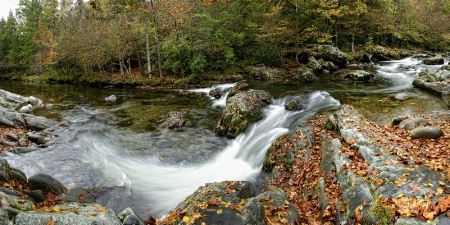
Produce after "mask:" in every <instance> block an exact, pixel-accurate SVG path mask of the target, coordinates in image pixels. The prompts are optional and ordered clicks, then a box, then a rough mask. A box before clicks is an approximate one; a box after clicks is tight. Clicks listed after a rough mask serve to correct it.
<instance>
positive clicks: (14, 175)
mask: <svg viewBox="0 0 450 225" xmlns="http://www.w3.org/2000/svg"><path fill="white" fill-rule="evenodd" d="M9 176H10V179H11V180H14V181H17V182H19V183H21V184H26V183H27V175H25V173H24V172H23V171H22V170H20V169H17V168H14V167H10V170H9Z"/></svg>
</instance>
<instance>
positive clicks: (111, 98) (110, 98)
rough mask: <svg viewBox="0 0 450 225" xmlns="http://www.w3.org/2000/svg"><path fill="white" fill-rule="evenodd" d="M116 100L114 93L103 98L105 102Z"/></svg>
mask: <svg viewBox="0 0 450 225" xmlns="http://www.w3.org/2000/svg"><path fill="white" fill-rule="evenodd" d="M116 101H117V97H116V96H115V95H110V96H108V97H106V98H105V102H116Z"/></svg>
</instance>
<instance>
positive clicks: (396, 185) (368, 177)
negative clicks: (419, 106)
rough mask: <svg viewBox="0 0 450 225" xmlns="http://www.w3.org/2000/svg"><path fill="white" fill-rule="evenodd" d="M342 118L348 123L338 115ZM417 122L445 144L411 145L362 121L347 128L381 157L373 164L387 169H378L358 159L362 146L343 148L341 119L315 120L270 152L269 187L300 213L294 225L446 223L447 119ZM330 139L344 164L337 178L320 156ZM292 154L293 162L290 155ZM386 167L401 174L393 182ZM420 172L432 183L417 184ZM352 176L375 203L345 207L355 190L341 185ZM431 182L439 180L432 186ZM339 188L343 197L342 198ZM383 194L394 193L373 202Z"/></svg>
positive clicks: (396, 132) (403, 135) (393, 131)
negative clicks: (347, 194) (412, 219)
mask: <svg viewBox="0 0 450 225" xmlns="http://www.w3.org/2000/svg"><path fill="white" fill-rule="evenodd" d="M328 114H330V115H331V113H328ZM340 116H341V117H345V116H346V115H345V113H341V114H340ZM414 117H421V118H425V119H426V120H427V121H429V124H428V125H430V126H435V127H438V128H440V129H441V130H442V131H443V132H444V136H443V137H441V138H439V139H437V140H434V139H411V137H410V135H409V132H408V131H407V130H405V129H400V128H399V127H398V125H384V126H381V125H377V124H374V123H372V122H369V121H367V120H366V119H364V118H363V117H360V119H361V121H358V123H355V124H352V126H353V127H354V129H356V131H357V132H358V134H357V135H359V136H365V137H367V139H364V140H363V141H364V142H368V143H371V145H373V147H374V148H375V149H378V150H379V152H380V153H374V154H373V155H374V157H376V158H377V159H378V158H379V159H382V160H384V161H382V163H381V164H384V165H381V166H379V165H376V162H375V161H376V160H375V161H374V160H373V159H370V160H366V159H365V158H364V157H363V156H362V155H364V154H365V153H364V152H362V151H364V150H365V148H363V147H361V146H360V144H359V143H362V142H360V141H361V140H359V141H358V140H352V139H348V138H347V140H345V139H344V138H343V137H342V136H341V135H340V130H339V125H341V123H343V122H342V121H340V122H338V120H339V118H338V119H336V118H335V117H334V116H331V117H329V115H318V116H316V118H314V119H312V120H310V121H309V122H308V123H307V124H304V125H303V126H302V128H300V129H298V130H296V131H295V132H293V133H290V134H287V135H285V136H283V137H281V138H279V139H278V140H277V142H276V143H274V144H273V146H272V147H271V148H270V149H269V155H268V158H267V159H266V163H265V168H266V169H268V170H269V171H270V172H271V179H270V184H271V185H274V186H278V187H280V188H283V189H284V190H285V192H286V194H287V195H288V196H289V201H290V202H292V203H294V204H295V206H296V207H297V208H298V210H299V214H300V221H299V224H335V223H336V222H340V223H342V222H343V221H345V222H346V224H361V223H363V222H364V223H366V224H367V223H368V222H369V223H376V224H392V223H394V222H395V221H396V220H397V219H399V218H402V219H404V218H408V219H410V217H415V218H418V219H419V220H422V221H424V222H426V221H431V220H434V219H435V218H437V217H439V216H446V217H450V213H448V210H449V209H450V195H449V194H450V189H449V181H450V175H449V174H450V169H449V159H450V151H449V149H450V141H449V139H450V116H449V115H444V114H433V115H423V116H414ZM308 127H309V128H310V130H308ZM308 132H309V133H310V135H308ZM311 137H312V138H311ZM333 139H338V140H339V141H340V142H341V143H342V144H341V145H339V146H340V148H338V150H337V151H340V152H338V153H337V155H341V156H342V157H343V158H346V159H349V160H347V161H344V162H346V163H343V165H342V166H339V168H340V169H339V170H338V171H336V168H338V166H336V165H334V166H333V168H332V169H328V170H327V169H326V167H327V166H326V164H328V163H330V162H329V161H330V160H329V159H326V158H323V157H325V156H323V155H322V154H325V153H324V151H325V150H324V148H326V146H324V145H327V143H331V142H332V141H333ZM293 152H295V153H296V155H292V153H293ZM383 154H386V155H385V156H383ZM367 158H368V157H367ZM292 159H294V160H293V161H292ZM368 161H369V162H368ZM371 162H372V164H371ZM384 166H386V168H387V167H389V168H398V169H399V170H400V171H401V173H400V174H397V176H393V174H394V173H393V174H389V175H386V174H388V172H387V170H386V171H380V170H384ZM421 168H425V169H424V170H427V171H430V172H431V173H434V174H432V175H433V176H430V177H428V178H426V177H420V175H423V174H420V173H418V172H417V171H416V170H419V169H421ZM392 170H395V169H392ZM327 171H328V172H327ZM349 173H350V174H352V175H351V176H350V177H358V178H361V179H360V181H362V182H364V183H365V185H367V186H368V187H370V193H371V195H372V199H368V200H363V201H362V202H361V203H359V204H358V205H357V206H356V207H355V206H353V208H349V201H346V200H345V199H343V198H342V195H343V193H344V192H345V191H347V190H351V189H352V187H353V186H357V185H359V184H356V183H351V184H350V185H349V186H346V185H347V184H345V182H342V183H339V182H338V180H341V179H343V178H342V177H344V176H346V175H345V174H349ZM341 174H344V175H341ZM434 175H436V176H434ZM340 177H341V178H340ZM433 178H436V179H438V180H430V179H433ZM352 179H353V178H352ZM354 180H357V179H354ZM341 187H343V188H346V190H341ZM380 187H382V188H380ZM379 188H380V190H378V189H379ZM388 189H392V190H395V191H393V192H392V193H394V194H392V195H391V196H383V194H379V195H378V193H388V191H386V190H388ZM404 190H407V191H405V192H403V191H404ZM354 197H355V199H357V198H359V197H358V196H354ZM353 204H354V203H353ZM350 205H351V203H350ZM369 217H370V218H369Z"/></svg>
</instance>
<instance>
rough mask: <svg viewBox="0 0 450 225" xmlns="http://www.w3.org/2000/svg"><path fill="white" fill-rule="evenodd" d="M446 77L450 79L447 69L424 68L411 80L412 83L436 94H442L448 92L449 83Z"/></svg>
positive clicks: (449, 90)
mask: <svg viewBox="0 0 450 225" xmlns="http://www.w3.org/2000/svg"><path fill="white" fill-rule="evenodd" d="M448 79H450V72H449V71H443V70H424V71H421V72H420V73H419V77H418V78H416V79H415V80H414V81H413V85H414V86H416V87H418V88H421V89H424V90H426V91H429V92H431V93H433V94H436V95H438V96H444V95H447V94H449V93H450V84H449V83H447V82H446V80H448Z"/></svg>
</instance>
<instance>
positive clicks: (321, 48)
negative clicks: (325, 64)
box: [299, 45, 348, 68]
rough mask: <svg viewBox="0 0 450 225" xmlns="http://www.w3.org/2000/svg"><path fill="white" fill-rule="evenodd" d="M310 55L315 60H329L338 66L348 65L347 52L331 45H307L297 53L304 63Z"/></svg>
mask: <svg viewBox="0 0 450 225" xmlns="http://www.w3.org/2000/svg"><path fill="white" fill-rule="evenodd" d="M311 56H312V57H314V58H315V59H317V60H319V59H323V60H324V61H330V62H332V63H333V64H335V65H336V66H338V67H340V68H343V67H345V66H347V65H348V56H347V54H346V53H344V52H341V51H340V50H339V49H338V48H336V47H334V46H331V45H309V46H307V47H306V48H305V49H303V50H302V51H300V53H299V58H300V60H301V61H302V62H305V63H307V62H308V59H309V58H310V57H311Z"/></svg>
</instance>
